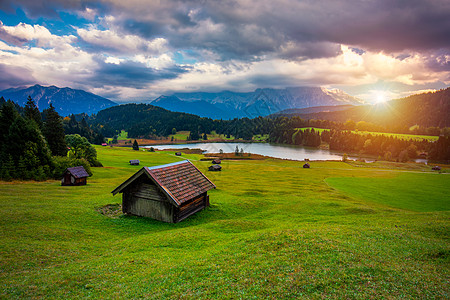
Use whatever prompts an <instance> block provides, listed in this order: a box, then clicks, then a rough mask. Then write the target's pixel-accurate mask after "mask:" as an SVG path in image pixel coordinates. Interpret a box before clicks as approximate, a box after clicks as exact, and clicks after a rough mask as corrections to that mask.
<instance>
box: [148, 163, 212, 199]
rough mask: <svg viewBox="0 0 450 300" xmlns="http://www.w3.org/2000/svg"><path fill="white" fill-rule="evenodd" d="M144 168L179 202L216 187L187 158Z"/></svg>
mask: <svg viewBox="0 0 450 300" xmlns="http://www.w3.org/2000/svg"><path fill="white" fill-rule="evenodd" d="M145 169H146V170H147V172H148V173H149V174H150V175H151V176H152V178H153V179H155V180H156V181H157V182H158V184H159V185H160V186H161V187H162V188H163V189H164V190H165V191H166V192H168V193H169V194H170V195H171V196H172V198H173V199H174V200H175V202H177V203H179V204H182V203H183V202H186V201H188V200H190V199H192V198H194V197H196V196H198V195H200V194H203V193H204V192H206V191H208V190H210V189H213V188H215V187H216V186H215V185H214V184H213V183H212V182H211V181H209V179H208V178H206V176H205V175H203V173H202V172H200V170H199V169H197V168H196V167H195V166H194V165H193V164H192V163H191V162H190V161H188V160H185V161H181V162H177V163H173V164H168V165H162V166H156V167H152V168H147V167H145Z"/></svg>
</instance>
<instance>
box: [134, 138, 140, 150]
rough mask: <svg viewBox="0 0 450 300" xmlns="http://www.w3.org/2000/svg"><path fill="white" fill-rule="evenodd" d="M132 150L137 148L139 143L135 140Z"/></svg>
mask: <svg viewBox="0 0 450 300" xmlns="http://www.w3.org/2000/svg"><path fill="white" fill-rule="evenodd" d="M133 150H139V145H138V142H137V141H136V140H134V143H133Z"/></svg>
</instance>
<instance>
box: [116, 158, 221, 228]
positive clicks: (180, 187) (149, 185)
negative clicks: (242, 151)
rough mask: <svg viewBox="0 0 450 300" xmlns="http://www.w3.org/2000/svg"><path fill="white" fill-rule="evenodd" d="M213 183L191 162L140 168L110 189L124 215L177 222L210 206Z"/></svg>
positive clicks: (185, 161)
mask: <svg viewBox="0 0 450 300" xmlns="http://www.w3.org/2000/svg"><path fill="white" fill-rule="evenodd" d="M213 188H216V186H215V185H214V184H213V183H212V182H211V181H210V180H209V179H208V178H206V176H205V175H204V174H203V173H202V172H200V170H199V169H197V168H196V167H195V166H194V165H193V164H192V163H191V162H190V161H188V160H184V161H181V162H176V163H172V164H167V165H161V166H156V167H150V168H149V167H143V168H142V169H140V170H139V171H138V172H136V173H135V174H134V175H133V176H131V177H130V178H128V179H127V180H126V181H125V182H124V183H122V184H121V185H119V186H118V187H117V188H116V189H114V190H113V191H112V193H113V195H116V194H117V193H122V211H123V213H126V214H131V215H136V216H142V217H149V218H153V219H156V220H160V221H164V222H169V223H177V222H180V221H182V220H184V219H186V218H187V217H189V216H191V215H193V214H195V213H196V212H198V211H200V210H202V209H204V208H205V207H206V206H209V196H208V194H207V192H208V191H209V190H210V189H213Z"/></svg>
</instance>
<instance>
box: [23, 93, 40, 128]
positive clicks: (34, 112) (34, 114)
mask: <svg viewBox="0 0 450 300" xmlns="http://www.w3.org/2000/svg"><path fill="white" fill-rule="evenodd" d="M24 115H25V118H27V119H30V120H33V121H34V122H36V124H37V125H38V127H39V129H41V130H42V117H41V113H40V112H39V109H38V108H37V106H36V104H35V103H34V101H33V99H31V97H30V96H28V99H27V103H26V104H25V107H24Z"/></svg>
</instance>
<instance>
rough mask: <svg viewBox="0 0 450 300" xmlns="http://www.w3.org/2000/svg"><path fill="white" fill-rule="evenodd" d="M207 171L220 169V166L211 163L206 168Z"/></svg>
mask: <svg viewBox="0 0 450 300" xmlns="http://www.w3.org/2000/svg"><path fill="white" fill-rule="evenodd" d="M208 170H209V171H221V170H222V167H221V166H219V165H212V166H210V167H209V168H208Z"/></svg>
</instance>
